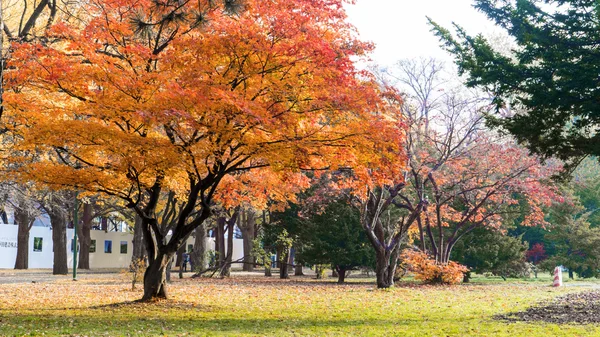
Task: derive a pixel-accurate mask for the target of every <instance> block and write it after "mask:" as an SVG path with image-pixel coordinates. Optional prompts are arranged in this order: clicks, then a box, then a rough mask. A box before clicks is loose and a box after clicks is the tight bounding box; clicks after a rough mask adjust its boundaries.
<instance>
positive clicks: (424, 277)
mask: <svg viewBox="0 0 600 337" xmlns="http://www.w3.org/2000/svg"><path fill="white" fill-rule="evenodd" d="M401 260H402V267H403V268H405V269H407V270H408V271H410V272H412V273H414V274H415V279H417V280H421V281H424V282H427V283H435V284H458V283H460V282H462V280H463V275H464V274H465V273H466V272H467V271H469V269H468V268H467V267H465V266H463V265H462V264H459V263H456V262H454V261H449V262H448V263H447V264H439V263H437V262H436V261H435V260H434V259H432V258H431V257H429V255H427V254H426V253H423V252H421V251H416V250H412V249H407V250H405V251H404V252H402V256H401Z"/></svg>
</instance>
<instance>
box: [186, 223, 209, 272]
mask: <svg viewBox="0 0 600 337" xmlns="http://www.w3.org/2000/svg"><path fill="white" fill-rule="evenodd" d="M190 263H191V266H190V269H191V270H192V272H199V271H202V270H204V269H205V268H206V267H207V263H206V229H205V228H204V226H200V227H198V228H196V237H195V238H194V250H193V251H192V254H191V256H190Z"/></svg>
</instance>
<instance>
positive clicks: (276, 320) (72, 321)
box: [0, 307, 419, 336]
mask: <svg viewBox="0 0 600 337" xmlns="http://www.w3.org/2000/svg"><path fill="white" fill-rule="evenodd" d="M98 308H99V309H101V307H98ZM128 309H134V308H133V307H128ZM418 324H419V322H418V320H416V319H401V318H398V319H375V318H365V319H325V318H324V319H313V318H310V319H304V318H300V319H299V318H292V317H273V318H252V317H249V318H218V317H213V318H199V317H193V315H188V316H187V317H182V318H172V317H168V316H166V315H165V316H149V317H147V316H144V312H137V313H136V312H135V311H132V312H130V313H129V314H127V315H116V316H115V315H111V313H110V312H106V313H100V312H99V313H98V314H92V315H89V314H86V315H77V316H65V315H60V314H48V313H45V314H39V315H27V314H25V315H20V314H16V315H12V316H10V317H8V316H4V315H1V314H0V335H5V333H7V332H10V334H11V335H12V334H15V335H21V334H28V333H31V332H32V331H35V333H36V334H40V335H41V334H42V333H43V334H45V335H50V336H52V335H54V334H58V335H66V334H77V335H90V336H96V335H99V334H106V335H110V336H114V335H118V336H121V335H127V336H129V335H133V336H136V335H139V336H151V335H163V334H168V335H171V334H180V333H187V334H190V335H193V336H196V335H206V334H211V335H219V334H224V333H233V334H236V335H237V334H259V335H264V334H271V335H277V334H278V333H277V332H280V331H287V332H289V331H290V330H293V331H296V332H298V333H299V334H300V335H301V334H302V331H305V332H310V333H311V334H314V333H317V334H319V333H320V334H323V333H326V332H327V331H338V332H339V331H342V332H343V331H347V332H348V333H350V332H351V331H355V330H356V328H360V329H363V330H368V329H371V328H373V329H374V328H378V329H382V328H383V327H386V326H389V327H393V328H394V329H400V328H401V326H402V325H411V326H415V325H418ZM5 326H10V327H17V329H13V330H10V331H9V330H5V329H4V328H5Z"/></svg>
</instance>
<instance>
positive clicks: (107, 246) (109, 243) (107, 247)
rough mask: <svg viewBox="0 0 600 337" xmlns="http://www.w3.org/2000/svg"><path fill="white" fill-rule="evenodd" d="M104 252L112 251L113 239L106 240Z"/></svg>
mask: <svg viewBox="0 0 600 337" xmlns="http://www.w3.org/2000/svg"><path fill="white" fill-rule="evenodd" d="M104 252H105V253H106V254H110V253H112V241H110V240H104Z"/></svg>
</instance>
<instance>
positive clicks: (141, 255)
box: [131, 215, 146, 264]
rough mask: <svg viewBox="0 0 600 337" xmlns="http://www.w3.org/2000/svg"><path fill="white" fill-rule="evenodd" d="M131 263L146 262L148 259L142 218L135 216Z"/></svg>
mask: <svg viewBox="0 0 600 337" xmlns="http://www.w3.org/2000/svg"><path fill="white" fill-rule="evenodd" d="M131 253H132V254H131V262H132V263H134V264H137V263H139V262H140V261H144V260H145V258H146V243H145V241H144V231H143V230H142V218H141V217H140V216H139V215H136V216H135V223H134V225H133V250H132V252H131Z"/></svg>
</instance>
